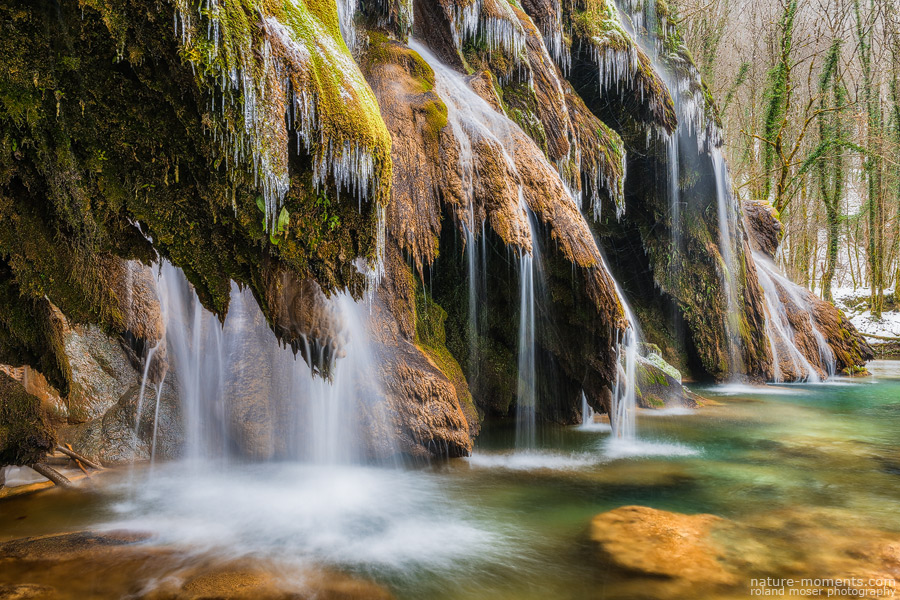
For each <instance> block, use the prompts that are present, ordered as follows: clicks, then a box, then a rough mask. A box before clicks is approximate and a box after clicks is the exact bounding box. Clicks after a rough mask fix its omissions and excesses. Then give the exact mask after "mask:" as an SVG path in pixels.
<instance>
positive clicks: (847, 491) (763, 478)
mask: <svg viewBox="0 0 900 600" xmlns="http://www.w3.org/2000/svg"><path fill="white" fill-rule="evenodd" d="M871 371H872V372H873V373H875V374H876V376H875V377H872V378H866V379H854V380H842V381H839V382H836V383H822V384H809V385H778V386H765V387H762V388H744V387H735V386H708V387H699V386H698V387H697V388H696V389H695V390H694V391H696V392H698V393H700V394H701V395H703V396H706V397H708V398H711V399H713V400H716V402H717V404H711V405H709V406H705V407H703V408H700V409H696V410H689V411H683V410H682V411H669V412H656V413H651V412H646V411H644V412H641V413H640V414H639V415H638V441H637V442H631V443H628V444H622V443H621V442H619V441H618V440H614V439H612V437H611V434H610V433H609V430H608V429H607V428H603V427H597V428H588V429H581V428H578V427H570V428H561V427H545V428H543V429H542V430H541V431H539V432H538V436H537V437H538V441H537V443H536V448H535V449H534V450H531V451H528V452H525V453H516V452H515V451H514V450H513V446H514V443H513V441H514V434H513V432H512V431H511V428H510V427H508V426H499V425H498V426H495V427H486V429H485V432H484V433H483V435H482V437H481V438H479V441H478V446H477V448H476V451H475V453H474V455H473V456H472V457H470V458H467V459H460V460H452V461H449V462H446V463H440V464H434V465H431V466H429V467H426V468H420V469H415V470H398V469H392V468H380V467H362V466H358V467H354V466H318V465H317V466H311V465H300V464H295V463H269V464H234V463H229V464H226V463H196V464H186V463H173V464H166V465H157V466H156V467H155V468H154V469H152V470H151V469H149V468H148V467H141V468H138V469H136V470H135V472H133V473H128V472H120V473H111V474H108V475H103V476H102V477H95V478H93V479H92V480H91V481H90V482H89V485H90V486H91V488H92V489H93V490H94V492H95V493H92V494H87V495H85V494H71V493H65V492H62V491H52V492H47V493H43V494H39V495H36V496H31V497H22V498H17V499H12V500H9V501H6V502H3V503H2V504H0V538H2V539H13V538H18V537H23V536H27V535H36V534H42V533H51V532H60V531H72V530H77V529H83V528H88V527H89V528H94V529H123V528H124V529H130V530H138V531H146V532H150V533H152V538H151V539H150V540H149V541H147V542H145V543H146V544H150V545H153V546H159V547H166V548H175V549H177V550H179V551H180V552H182V553H184V555H185V556H186V557H187V558H186V559H185V560H188V561H190V560H192V559H191V557H198V558H203V557H210V556H214V557H222V558H226V559H235V558H236V559H240V560H243V559H245V558H246V559H253V560H262V561H265V562H269V563H271V564H273V565H283V566H286V567H292V566H301V567H302V566H304V565H316V566H323V565H324V566H328V567H334V568H338V569H341V570H344V571H346V572H349V573H352V574H356V575H361V576H363V577H367V578H372V579H374V580H376V581H378V582H380V583H382V584H385V585H387V586H388V587H389V588H390V589H391V590H392V591H393V592H394V593H395V594H396V596H397V597H398V598H410V599H412V598H435V599H446V600H462V599H474V598H517V599H530V598H562V599H566V598H572V599H575V598H625V597H636V596H634V591H633V589H632V588H630V587H629V586H628V585H626V584H623V583H622V582H621V581H619V580H615V579H610V578H609V568H608V565H606V563H605V562H604V560H603V559H602V558H600V556H599V555H598V554H597V553H596V550H595V548H594V547H593V545H592V542H590V539H589V535H588V533H589V525H590V521H591V518H592V517H593V516H594V515H596V514H598V513H600V512H603V511H607V510H610V509H614V508H617V507H620V506H623V505H631V504H640V505H645V506H650V507H655V508H659V509H664V510H670V511H678V512H685V513H699V512H709V513H714V514H717V515H720V516H723V517H727V518H731V519H735V520H737V521H741V522H753V521H754V519H757V518H758V517H759V515H763V514H767V513H772V512H773V511H777V510H779V509H792V508H796V507H803V508H804V509H807V508H818V509H828V510H833V511H836V513H835V514H838V515H841V514H846V515H848V517H849V516H851V515H852V516H853V517H854V518H856V517H860V518H863V519H865V520H866V522H867V523H868V524H869V525H871V526H876V527H878V528H879V529H886V530H892V531H900V514H898V512H900V511H897V509H896V508H897V500H898V496H900V492H898V490H900V488H898V485H897V484H898V483H900V480H898V477H900V362H895V363H889V362H886V361H883V362H879V363H874V364H872V366H871ZM135 483H140V484H141V485H134V484H135ZM788 533H789V532H786V533H785V539H783V540H779V543H780V544H782V545H783V544H788V545H790V544H797V545H798V548H797V550H798V551H800V550H802V548H799V546H802V540H801V541H796V540H792V539H790V537H789V535H788ZM749 576H751V575H749V574H748V577H749ZM657 596H658V597H664V596H662V595H660V594H655V592H653V590H652V589H650V588H648V589H642V590H641V592H640V593H639V594H637V597H657Z"/></svg>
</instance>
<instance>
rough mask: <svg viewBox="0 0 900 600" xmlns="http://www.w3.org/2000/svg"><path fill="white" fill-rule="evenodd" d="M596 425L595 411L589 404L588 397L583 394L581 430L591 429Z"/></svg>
mask: <svg viewBox="0 0 900 600" xmlns="http://www.w3.org/2000/svg"><path fill="white" fill-rule="evenodd" d="M593 424H594V409H593V408H591V405H590V404H588V401H587V395H585V393H584V390H582V392H581V428H582V429H589V428H590V427H591V425H593Z"/></svg>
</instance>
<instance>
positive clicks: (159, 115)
mask: <svg viewBox="0 0 900 600" xmlns="http://www.w3.org/2000/svg"><path fill="white" fill-rule="evenodd" d="M254 6H255V5H254ZM249 7H251V3H249V2H230V3H226V7H225V8H224V9H223V12H222V13H221V14H219V16H218V19H219V20H220V21H221V23H220V26H221V34H222V37H221V42H220V45H219V49H218V51H217V52H218V54H216V55H215V56H214V57H213V58H210V56H211V55H210V54H209V51H210V50H211V46H210V45H209V40H208V39H207V38H206V36H205V33H206V29H205V24H206V22H207V21H206V20H208V19H210V18H211V15H209V14H206V15H204V16H198V15H194V21H195V22H194V26H195V27H198V30H197V31H196V32H195V33H196V34H197V35H194V36H192V37H191V40H190V41H189V42H188V43H187V44H184V45H182V44H180V37H179V36H176V35H174V33H173V30H172V22H173V16H174V15H173V12H172V10H174V9H172V8H171V7H169V10H168V11H161V10H157V8H154V9H153V10H148V5H147V4H146V2H143V1H141V0H128V1H125V2H116V3H107V2H101V1H100V0H91V1H87V0H86V1H85V2H83V3H81V5H79V4H77V3H75V2H71V1H70V2H62V3H60V5H59V7H58V10H55V9H51V8H50V7H49V6H44V5H42V4H40V3H39V4H34V3H29V2H25V1H24V0H21V1H18V2H12V3H7V4H5V5H4V6H3V7H0V27H2V35H0V56H2V58H3V60H2V61H0V259H2V261H3V264H4V265H5V270H4V271H3V272H2V273H0V276H2V278H4V284H5V285H6V286H7V289H8V290H11V291H10V293H9V295H10V297H11V298H13V297H15V298H17V299H18V301H19V302H20V303H21V304H22V305H23V306H32V305H33V303H35V302H38V301H40V300H42V299H43V298H45V297H47V298H49V299H50V300H51V301H52V302H53V303H54V304H56V305H57V306H58V307H59V308H60V309H61V310H62V311H63V312H64V313H65V314H66V316H67V317H68V318H69V319H70V320H72V321H74V322H92V323H99V324H101V325H102V326H103V328H104V330H105V331H107V332H109V333H122V330H123V327H124V323H123V322H122V321H123V319H122V315H121V314H119V313H118V308H117V307H118V306H119V299H118V298H117V297H116V291H115V289H114V288H113V285H112V282H111V281H110V279H109V268H108V264H109V262H110V261H113V262H114V261H116V260H119V259H137V260H140V261H142V262H145V263H150V262H151V261H154V260H156V259H157V256H158V255H160V256H161V257H163V258H165V259H168V260H170V261H171V262H173V263H174V264H176V265H177V266H179V267H181V268H182V269H183V270H184V272H185V275H186V276H187V278H188V279H189V281H190V282H191V283H192V284H193V285H194V287H195V289H196V291H197V293H198V295H199V296H200V299H201V301H202V302H203V304H204V305H205V306H206V307H207V308H209V309H210V310H213V311H214V312H216V313H218V314H219V315H220V316H224V313H225V311H226V310H227V308H228V302H229V298H230V289H231V281H232V280H236V281H238V282H240V283H242V284H244V285H247V286H249V287H250V288H251V289H252V290H253V292H254V295H255V296H256V297H257V298H258V299H261V302H263V299H264V298H265V297H266V293H265V292H266V286H267V285H268V282H269V281H270V279H271V275H272V274H273V273H277V272H280V271H281V270H283V269H290V270H292V271H294V272H295V273H296V274H297V275H298V276H299V277H300V278H303V277H311V278H314V279H316V280H317V281H319V283H320V284H321V285H322V287H323V288H324V289H326V291H327V290H333V289H335V288H344V287H349V288H350V289H351V290H353V291H354V292H359V291H360V290H361V286H362V283H363V278H362V276H361V275H360V274H359V273H358V271H357V270H356V268H355V267H354V266H353V264H352V262H353V260H354V259H355V258H356V257H357V256H370V257H371V256H373V253H374V248H375V223H376V211H375V209H374V204H375V203H377V202H378V201H379V199H380V200H383V201H386V200H387V196H388V193H389V192H388V188H387V187H384V186H389V183H390V160H389V152H390V138H389V136H388V134H387V131H386V128H385V127H384V124H383V122H382V121H381V119H380V115H379V112H378V106H377V104H376V103H375V102H374V95H372V94H371V91H370V90H369V89H368V87H367V86H366V85H365V84H364V82H362V84H360V81H361V75H359V73H358V71H356V72H354V69H347V68H345V67H346V63H347V62H348V61H350V62H352V59H350V57H349V54H348V53H347V51H346V47H344V45H343V42H342V41H340V36H339V34H338V33H337V20H336V14H335V15H332V14H331V13H333V12H334V7H333V4H331V5H330V8H329V7H328V6H326V5H325V4H322V6H318V5H317V6H313V7H309V6H305V7H303V8H296V9H295V8H291V7H287V8H278V7H273V6H269V5H266V6H265V7H264V8H265V11H264V13H263V14H265V15H267V16H273V17H275V18H278V19H279V20H282V21H283V24H285V26H286V27H287V28H288V31H290V32H292V33H291V35H292V36H296V38H295V41H296V40H300V41H298V43H305V44H307V46H308V44H309V43H312V42H309V40H305V38H303V37H302V36H303V35H304V34H305V33H309V31H312V30H315V31H317V32H320V33H322V34H323V35H325V34H327V35H328V36H329V40H330V42H329V41H328V40H325V39H324V38H320V40H319V41H320V42H321V43H330V44H332V45H333V46H334V48H332V51H331V53H330V54H328V53H326V54H328V56H325V57H317V58H314V59H312V62H311V63H310V69H311V70H309V71H307V72H306V73H305V74H306V76H308V77H310V78H311V79H310V81H309V82H307V83H308V84H309V85H310V86H312V87H306V88H303V89H306V90H307V91H310V90H312V91H314V92H315V94H316V95H317V98H318V102H320V104H321V105H317V111H318V114H319V117H320V120H319V125H320V127H319V129H318V133H321V134H322V135H326V134H327V135H330V136H333V137H332V139H334V140H338V141H340V140H353V141H355V142H357V143H358V144H359V145H360V146H361V147H364V148H369V149H370V150H371V151H372V153H373V158H374V167H375V171H376V177H377V178H378V180H379V182H380V183H379V185H380V186H381V187H380V188H379V189H380V191H379V190H374V191H373V190H370V198H373V199H375V200H376V202H370V203H368V204H366V203H363V204H361V205H359V204H358V203H357V202H356V201H355V200H356V199H355V198H353V199H352V200H350V199H348V198H347V193H346V190H338V189H336V188H335V186H334V185H333V182H331V181H330V180H329V182H328V183H327V185H324V186H322V185H320V186H319V190H318V193H317V192H316V191H315V189H314V187H315V186H314V180H313V175H312V173H313V159H314V157H315V156H316V153H318V154H319V155H321V153H322V152H324V149H323V148H322V147H319V146H316V147H314V148H313V149H312V150H313V152H312V156H310V155H307V154H305V153H299V154H298V153H296V140H293V139H292V138H288V139H281V140H280V141H279V140H277V139H275V138H274V137H272V138H265V140H264V141H266V140H268V141H266V143H268V142H272V143H275V142H277V143H278V144H282V146H280V147H279V151H281V150H283V151H284V153H285V156H286V157H287V158H286V160H287V163H286V172H287V174H288V182H289V187H288V190H287V192H286V194H285V196H284V198H283V204H284V207H285V209H286V211H287V215H288V218H287V222H286V223H283V227H282V228H281V231H280V233H277V232H276V233H277V235H275V236H270V235H269V232H267V231H265V228H264V226H263V224H262V220H261V215H260V213H259V210H258V208H257V205H256V198H257V197H258V196H259V195H260V193H261V191H260V185H259V182H258V181H257V180H256V178H255V177H254V175H253V165H252V162H251V161H249V160H247V161H240V160H239V161H238V163H235V162H234V154H233V153H230V152H226V151H225V148H224V147H223V146H222V144H221V143H220V141H218V140H221V139H223V136H231V137H230V138H229V139H231V140H234V139H235V138H234V135H236V134H237V133H238V132H241V131H244V126H245V124H244V123H243V121H242V120H241V119H242V118H243V117H242V115H243V113H242V104H243V103H244V102H245V101H246V99H245V98H241V97H238V96H235V95H234V93H233V90H231V91H230V90H229V89H228V87H227V86H226V87H224V88H223V87H222V84H221V81H220V80H219V79H217V74H220V73H221V72H222V71H221V69H223V68H226V66H234V67H241V68H243V69H245V70H247V71H248V72H249V73H250V74H251V75H252V76H253V78H254V81H257V82H260V81H263V80H262V79H259V78H260V77H262V76H263V73H262V72H261V71H260V65H261V64H262V63H260V62H259V61H258V58H259V57H258V56H253V57H249V58H248V57H243V58H241V49H242V48H246V44H247V43H248V40H249V41H251V42H252V43H253V44H257V45H259V44H260V43H261V40H262V38H261V37H260V36H262V35H263V33H262V30H261V29H260V28H259V18H260V17H259V14H260V13H258V12H254V10H255V9H254V10H250V8H249ZM191 10H195V9H194V8H192V9H191ZM304 20H305V21H304ZM311 20H315V23H312V21H311ZM199 23H203V24H204V27H202V28H201V27H199V25H198V24H199ZM311 23H312V24H311ZM304 28H305V29H304ZM201 30H202V31H201ZM304 32H305V33H304ZM201 34H202V35H201ZM247 36H250V37H249V38H248V37H247ZM303 40H305V41H303ZM204 52H205V54H204ZM245 59H246V60H245ZM238 60H245V62H241V63H238V62H235V61H238ZM341 61H344V62H341ZM76 67H77V69H76ZM239 72H240V71H239ZM295 75H297V76H298V77H299V76H300V75H301V74H297V73H295ZM357 79H359V81H358V80H357ZM298 82H299V80H298ZM342 85H343V86H344V87H345V88H347V89H349V90H350V93H351V95H352V98H351V99H350V100H348V101H344V100H342V99H341V98H340V89H341V88H340V86H342ZM297 89H299V88H297ZM329 102H330V104H329ZM323 103H324V104H323ZM223 107H224V108H223ZM276 108H277V107H276ZM272 114H277V111H276V112H273V113H272ZM282 120H283V118H282ZM273 131H274V130H273ZM270 133H271V132H270ZM267 135H268V134H267ZM289 143H290V144H291V145H292V146H293V148H292V149H291V148H288V144H289ZM274 148H275V147H274V146H273V147H272V148H269V149H270V150H271V149H274ZM239 158H240V157H239ZM339 192H342V193H340V194H339ZM275 214H276V215H278V214H279V213H275ZM145 236H148V237H149V238H150V239H152V245H151V243H150V242H149V241H148V239H147V238H146V237H145ZM273 241H275V242H277V244H273ZM263 303H264V302H263ZM6 304H7V307H8V308H6V309H4V310H10V311H11V312H10V313H9V315H8V316H7V317H6V319H5V322H4V324H5V325H6V326H7V327H8V330H7V332H6V333H7V335H6V340H5V342H6V343H7V350H8V352H7V353H6V356H7V357H8V358H9V360H10V361H15V362H16V364H20V363H22V362H29V364H35V363H34V361H35V359H36V358H37V359H38V360H39V362H42V363H43V364H44V365H45V366H46V364H47V362H48V361H46V360H43V359H41V358H40V356H36V354H40V352H41V350H40V348H39V347H38V344H37V342H36V341H35V339H33V338H34V336H31V337H29V336H28V335H26V334H25V333H23V332H25V330H26V329H27V327H25V326H22V325H17V323H19V322H26V321H22V320H21V315H18V314H17V313H16V312H15V310H13V309H12V308H9V307H12V306H14V305H15V302H14V301H12V300H10V302H8V303H6ZM263 309H264V311H266V310H267V307H266V306H265V305H264V306H263ZM36 331H38V330H37V329H36ZM44 352H46V350H44ZM36 366H38V365H36ZM42 370H43V367H42ZM48 375H49V376H51V377H52V375H53V374H52V373H48ZM54 383H56V384H57V385H59V381H58V380H57V381H54ZM60 387H63V386H60Z"/></svg>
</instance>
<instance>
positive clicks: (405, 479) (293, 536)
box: [102, 463, 516, 572]
mask: <svg viewBox="0 0 900 600" xmlns="http://www.w3.org/2000/svg"><path fill="white" fill-rule="evenodd" d="M203 466H204V468H203V470H202V471H198V470H193V469H191V468H190V465H185V464H170V465H164V466H163V467H162V468H157V471H156V472H155V474H154V476H153V477H152V479H151V481H149V482H147V484H146V485H142V486H138V487H136V488H131V487H130V486H129V485H128V484H127V482H125V483H123V484H122V486H123V487H122V490H121V491H122V492H123V501H121V502H119V503H117V504H115V505H114V506H113V509H114V511H115V513H116V517H115V518H114V519H113V520H112V521H110V522H108V523H106V524H104V525H103V526H102V528H104V529H123V528H124V529H129V530H138V531H147V532H150V533H151V534H153V536H154V537H153V539H152V540H151V541H152V542H153V543H159V544H164V545H165V544H173V545H176V546H178V547H179V548H187V549H188V550H189V551H194V552H198V553H203V554H204V555H206V554H207V553H212V554H213V555H223V556H224V557H228V558H235V557H242V556H248V555H253V556H262V557H266V558H271V559H274V560H286V561H288V562H291V563H293V562H296V563H299V564H305V563H310V562H316V563H322V562H324V563H327V564H334V565H346V566H355V567H376V568H383V569H389V570H394V569H396V570H398V571H404V572H405V571H408V570H410V569H413V570H416V569H424V570H426V571H445V570H447V569H450V570H453V569H455V568H463V566H464V565H465V564H467V563H469V562H470V561H474V560H476V558H477V560H479V561H480V560H486V559H487V560H499V559H500V558H501V557H504V556H510V555H513V554H515V552H516V551H515V550H514V546H513V543H512V540H511V538H510V537H509V536H508V535H507V534H505V533H503V532H501V531H500V530H499V529H498V526H497V525H495V524H493V523H489V522H488V520H487V519H479V518H478V517H476V516H474V515H476V514H477V512H478V511H477V509H474V510H473V508H472V507H465V509H462V508H461V507H460V506H459V505H458V504H457V503H454V502H453V500H452V498H451V497H449V496H448V495H447V494H446V493H445V491H444V490H442V489H441V486H440V485H439V481H438V480H437V479H436V478H435V477H434V476H431V475H429V474H427V473H422V472H410V471H402V470H399V469H383V468H375V467H361V466H359V467H354V466H337V465H327V466H307V465H300V464H296V463H281V464H271V463H270V464H266V465H259V464H256V465H234V464H228V465H226V464H220V465H212V464H208V463H204V465H203ZM469 566H470V567H471V566H472V565H471V564H469Z"/></svg>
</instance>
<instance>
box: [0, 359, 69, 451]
mask: <svg viewBox="0 0 900 600" xmlns="http://www.w3.org/2000/svg"><path fill="white" fill-rule="evenodd" d="M55 447H56V435H55V433H54V431H53V429H52V427H51V426H50V423H49V421H48V420H47V417H46V415H45V414H44V411H43V409H42V407H41V401H40V400H39V399H38V398H36V397H34V396H32V395H31V394H29V393H28V392H27V391H25V388H24V387H23V386H22V384H21V383H19V382H18V381H16V380H15V379H13V378H12V377H10V376H9V375H7V374H6V373H4V372H0V465H33V464H34V463H36V462H39V461H40V460H41V459H43V457H44V456H45V455H46V454H47V453H49V452H52V451H53V449H54V448H55Z"/></svg>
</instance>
